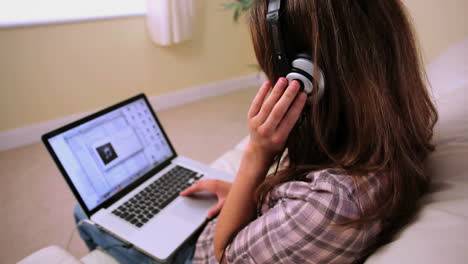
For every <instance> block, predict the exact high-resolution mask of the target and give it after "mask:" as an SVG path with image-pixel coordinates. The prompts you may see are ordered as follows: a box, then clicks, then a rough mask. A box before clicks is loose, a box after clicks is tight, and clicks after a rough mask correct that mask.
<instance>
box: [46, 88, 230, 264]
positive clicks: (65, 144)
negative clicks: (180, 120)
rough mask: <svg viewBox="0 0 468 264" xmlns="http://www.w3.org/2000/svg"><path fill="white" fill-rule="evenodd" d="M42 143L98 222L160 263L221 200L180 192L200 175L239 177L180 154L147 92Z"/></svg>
mask: <svg viewBox="0 0 468 264" xmlns="http://www.w3.org/2000/svg"><path fill="white" fill-rule="evenodd" d="M42 140H43V142H44V144H45V146H46V148H47V149H48V151H49V153H50V154H51V156H52V158H53V159H54V161H55V162H56V164H57V166H58V168H59V170H60V171H61V172H62V174H63V176H64V178H65V180H66V181H67V183H68V185H69V187H70V188H71V190H72V192H73V193H74V195H75V197H76V198H77V200H78V202H79V203H80V205H81V207H82V208H83V210H84V211H85V213H86V214H87V215H88V216H89V218H90V219H91V221H92V222H94V223H95V224H96V225H98V226H100V227H101V228H102V229H103V230H105V231H107V232H109V233H111V234H113V235H115V236H116V237H118V238H120V239H122V240H123V241H126V242H128V243H130V244H132V246H133V247H135V248H136V249H138V250H140V251H142V252H144V253H146V254H147V255H150V256H152V257H153V258H155V259H156V260H159V261H166V260H167V259H168V258H169V257H170V256H171V255H172V254H173V253H174V252H175V251H176V249H177V248H179V247H180V246H181V245H182V244H183V243H184V242H185V241H186V240H187V239H188V238H190V236H191V235H192V234H193V233H194V232H196V231H197V229H198V228H200V227H201V226H202V225H203V224H204V222H205V221H206V215H207V213H208V211H209V210H210V208H211V207H212V206H214V205H215V204H216V198H215V197H213V196H206V195H204V196H202V197H181V196H177V195H175V193H178V192H179V191H180V190H182V189H185V188H186V187H187V186H189V185H190V184H192V183H193V182H194V181H195V180H197V179H221V180H225V181H232V180H233V176H232V175H229V174H227V173H225V172H222V171H219V170H215V169H213V168H211V167H209V166H206V165H204V164H201V163H199V162H196V161H194V160H191V159H189V158H186V157H182V156H178V155H177V154H176V152H175V150H174V148H173V147H172V144H171V143H170V141H169V138H168V137H167V136H166V134H165V132H164V130H163V128H162V126H161V124H160V123H159V121H158V119H157V117H156V115H155V113H154V111H153V109H152V108H151V106H150V104H149V102H148V100H147V98H146V96H145V95H144V94H140V95H137V96H135V97H132V98H130V99H128V100H125V101H123V102H121V103H118V104H116V105H113V106H111V107H109V108H106V109H104V110H102V111H99V112H97V113H95V114H93V115H91V116H88V117H85V118H83V119H81V120H78V121H76V122H74V123H72V124H69V125H66V126H64V127H62V128H59V129H57V130H54V131H52V132H49V133H47V134H45V135H44V136H43V137H42ZM187 169H188V171H187ZM181 171H182V173H181ZM174 172H175V173H174ZM179 174H180V175H179ZM176 187H177V188H176ZM155 193H157V195H154V194H155ZM168 196H171V197H169V199H168V198H167V197H168ZM148 197H151V198H148ZM137 198H138V199H137ZM129 204H131V205H129ZM166 204H167V205H166ZM135 208H136V209H135ZM142 208H144V209H142ZM132 209H134V210H132ZM139 209H141V210H139ZM137 211H138V213H136V212H137Z"/></svg>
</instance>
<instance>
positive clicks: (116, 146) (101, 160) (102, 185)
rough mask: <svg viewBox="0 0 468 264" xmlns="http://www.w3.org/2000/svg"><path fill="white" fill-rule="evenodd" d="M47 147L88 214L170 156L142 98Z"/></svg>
mask: <svg viewBox="0 0 468 264" xmlns="http://www.w3.org/2000/svg"><path fill="white" fill-rule="evenodd" d="M49 143H50V145H51V147H52V149H53V150H54V152H55V154H56V155H57V157H58V159H59V160H60V162H61V164H62V166H63V167H64V169H65V171H66V172H67V174H68V176H69V177H70V179H71V181H72V182H73V185H74V186H75V188H76V189H77V191H78V192H79V194H80V196H81V197H82V199H83V200H84V202H85V204H86V206H87V207H88V209H89V210H90V211H91V210H93V209H94V208H96V207H97V206H98V205H99V204H101V203H102V202H104V201H105V200H107V199H108V198H109V197H111V196H112V195H114V194H115V193H117V192H118V191H120V190H121V189H123V188H125V187H126V186H128V185H129V184H131V183H132V182H134V181H135V180H136V179H138V178H140V177H141V176H143V175H144V174H146V173H147V172H148V171H150V170H152V169H154V168H155V167H157V166H158V165H160V164H161V163H163V162H164V161H166V160H168V159H169V158H171V157H172V156H173V155H174V153H173V152H172V150H171V147H170V146H169V143H168V141H167V139H166V137H165V136H164V134H163V132H162V130H161V128H160V127H159V126H158V123H157V122H156V120H155V119H154V117H153V115H152V113H151V110H150V109H149V107H148V105H147V104H146V102H145V100H144V99H140V100H137V101H134V102H132V103H130V104H128V105H125V106H123V107H121V108H119V109H117V110H114V111H111V112H109V113H107V114H105V115H103V116H100V117H98V118H96V119H93V120H91V121H88V122H86V123H84V124H82V125H80V126H77V127H75V128H72V129H70V130H68V131H66V132H64V133H61V134H59V135H57V136H54V137H52V138H51V139H49Z"/></svg>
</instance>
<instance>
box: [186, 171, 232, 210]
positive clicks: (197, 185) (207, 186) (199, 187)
mask: <svg viewBox="0 0 468 264" xmlns="http://www.w3.org/2000/svg"><path fill="white" fill-rule="evenodd" d="M231 185H232V184H231V183H229V182H225V181H221V180H199V181H195V182H194V183H193V184H192V185H191V186H190V187H188V188H187V189H185V190H183V191H182V192H180V195H181V196H189V195H191V194H194V193H197V192H203V191H206V192H210V193H213V194H215V195H216V197H217V198H218V203H217V204H216V205H215V206H214V207H213V208H211V210H210V211H209V212H208V215H207V218H209V219H211V218H213V217H214V216H216V215H217V214H218V213H219V211H221V208H223V205H224V200H226V197H227V195H228V193H229V190H230V189H231Z"/></svg>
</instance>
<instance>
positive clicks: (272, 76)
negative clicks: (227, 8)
mask: <svg viewBox="0 0 468 264" xmlns="http://www.w3.org/2000/svg"><path fill="white" fill-rule="evenodd" d="M268 4H269V3H268V1H267V0H256V1H254V3H253V6H252V9H251V12H250V30H251V34H252V39H253V44H254V49H255V53H256V56H257V59H258V62H259V64H260V67H261V68H262V70H263V71H264V72H265V73H266V75H267V77H268V80H269V82H266V83H264V84H263V85H262V86H261V87H260V89H259V91H258V93H257V95H256V97H255V98H254V100H253V102H252V105H251V107H250V110H249V112H248V122H249V127H250V139H249V143H248V144H247V146H246V149H245V151H244V154H243V157H242V162H241V166H240V168H239V171H238V174H237V176H236V179H235V181H234V183H233V184H230V183H226V182H221V181H214V180H211V181H210V180H204V181H203V180H202V181H199V182H196V183H195V184H194V185H193V186H191V187H189V188H188V189H187V190H185V191H183V192H182V193H181V195H190V194H192V193H194V192H197V191H211V192H214V193H216V194H217V196H218V199H219V201H218V204H217V206H216V207H215V208H213V210H212V211H211V212H210V214H209V217H210V218H211V217H213V216H215V215H216V214H217V213H218V212H219V211H220V210H221V211H220V215H219V217H217V218H215V219H213V220H212V221H210V222H208V224H207V225H206V227H205V228H204V230H203V231H202V233H201V234H200V236H199V237H198V238H196V239H194V240H193V241H192V242H190V243H191V244H190V243H188V244H187V245H186V247H185V248H184V249H183V250H181V251H179V252H178V253H177V254H176V258H177V259H176V260H175V261H176V262H177V263H182V262H184V261H186V262H187V263H190V261H192V262H193V263H217V262H221V263H257V264H258V263H353V262H359V261H362V260H364V259H365V258H366V257H367V256H368V255H369V254H370V253H371V252H372V251H373V250H374V249H375V248H376V247H377V246H379V245H380V244H382V243H385V242H386V241H388V240H389V239H390V238H391V236H392V234H394V233H395V232H396V231H397V230H398V228H400V227H401V226H402V225H403V224H405V222H407V221H408V220H409V218H410V216H411V215H412V214H413V213H414V212H415V210H416V204H417V199H418V198H419V197H420V196H421V195H422V194H423V193H424V191H425V189H426V188H427V186H428V183H429V177H428V176H427V175H426V174H424V171H423V161H424V160H425V158H426V157H427V155H428V153H430V152H431V151H433V150H434V147H433V145H432V144H431V143H430V140H431V138H432V131H433V126H434V124H435V122H436V120H437V113H436V110H435V108H434V105H433V104H432V102H431V100H430V98H429V95H428V91H427V90H426V87H425V81H424V78H423V77H424V76H423V71H422V67H421V65H420V64H419V57H418V52H417V48H416V45H415V39H414V34H413V32H412V31H411V25H410V22H409V19H408V17H407V14H406V12H405V10H404V7H403V4H402V3H401V2H400V1H399V0H375V1H364V0H363V1H358V0H344V1H321V0H283V1H282V2H281V5H282V7H281V12H280V17H281V32H282V35H283V36H282V37H283V39H284V46H285V50H286V54H287V55H288V57H292V56H295V54H298V53H304V52H305V53H307V54H309V55H310V56H311V58H312V61H313V63H314V65H317V69H318V68H320V69H321V70H322V72H323V74H324V76H325V77H324V79H325V87H326V88H325V92H324V93H323V96H322V97H321V98H320V99H319V96H318V90H317V89H314V90H313V91H312V94H311V95H310V96H307V95H306V94H305V93H304V92H302V91H301V84H300V82H298V81H291V82H289V83H288V81H287V80H286V79H285V78H283V77H282V74H281V73H280V71H279V70H278V66H277V65H275V62H276V61H277V60H276V59H274V58H273V56H276V55H275V54H276V53H275V50H274V47H273V46H274V43H273V42H274V41H272V39H271V34H270V30H269V25H268V22H267V21H266V16H267V10H268ZM315 73H316V72H314V73H310V75H312V76H317V75H316V74H315ZM272 84H275V85H272ZM272 86H273V87H272ZM314 87H319V83H318V81H317V80H314ZM270 90H271V93H270V94H269V95H267V93H268V92H269V91H270ZM285 150H286V151H287V155H286V157H285V158H284V159H283V160H282V161H281V167H279V168H278V167H277V170H276V172H275V173H272V174H270V175H267V172H268V169H269V168H270V167H271V166H272V165H274V164H280V157H282V155H283V152H284V151H285ZM276 162H278V163H276ZM82 233H83V232H82ZM89 233H91V231H89V230H88V235H89ZM85 235H86V234H85ZM88 238H89V237H88ZM195 240H196V242H195ZM122 250H123V249H122ZM122 254H126V253H125V252H124V253H122ZM192 254H193V257H192ZM139 260H141V259H139ZM139 260H138V261H139Z"/></svg>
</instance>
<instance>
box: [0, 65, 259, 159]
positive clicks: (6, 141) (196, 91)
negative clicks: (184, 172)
mask: <svg viewBox="0 0 468 264" xmlns="http://www.w3.org/2000/svg"><path fill="white" fill-rule="evenodd" d="M263 80H265V77H264V75H263V74H250V75H245V76H242V77H239V78H234V79H229V80H223V81H218V82H212V83H208V84H203V85H199V86H195V87H190V88H186V89H182V90H179V91H175V92H171V93H167V94H163V95H158V96H152V97H150V98H149V101H150V103H151V104H152V106H153V108H154V109H155V110H156V111H160V110H164V109H169V108H171V107H175V106H179V105H183V104H187V103H191V102H195V101H198V100H202V99H206V98H210V97H214V96H219V95H222V94H226V93H229V92H233V91H235V90H240V89H244V88H249V87H253V86H258V85H259V84H260V83H261V82H262V81H263ZM93 112H95V111H88V112H85V113H80V114H74V115H70V116H67V117H63V118H59V119H55V120H50V121H46V122H41V123H37V124H33V125H30V126H25V127H20V128H16V129H12V130H7V131H4V132H0V151H5V150H8V149H12V148H16V147H21V146H24V145H28V144H32V143H36V142H39V141H40V140H41V136H42V135H43V134H45V133H47V132H49V131H52V130H54V129H56V128H59V127H61V126H64V125H66V124H68V123H71V122H73V121H75V120H78V119H80V118H82V117H85V116H87V115H89V114H91V113H93Z"/></svg>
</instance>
